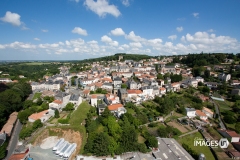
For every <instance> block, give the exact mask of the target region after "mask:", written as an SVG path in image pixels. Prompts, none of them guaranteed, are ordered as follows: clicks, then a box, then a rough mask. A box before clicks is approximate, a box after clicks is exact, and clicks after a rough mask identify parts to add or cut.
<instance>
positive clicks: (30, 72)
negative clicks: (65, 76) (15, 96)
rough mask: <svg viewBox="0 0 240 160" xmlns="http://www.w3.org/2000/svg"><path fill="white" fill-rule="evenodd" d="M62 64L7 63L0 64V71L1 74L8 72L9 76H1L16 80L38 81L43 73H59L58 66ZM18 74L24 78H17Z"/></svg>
mask: <svg viewBox="0 0 240 160" xmlns="http://www.w3.org/2000/svg"><path fill="white" fill-rule="evenodd" d="M60 66H62V64H50V63H45V64H44V63H43V64H40V65H34V64H31V63H29V64H28V63H25V64H21V63H9V64H1V65H0V71H2V74H9V75H10V76H3V75H1V78H10V79H12V80H18V81H23V82H26V81H29V80H32V81H39V79H42V78H43V76H44V75H54V74H57V73H59V69H58V68H59V67H60ZM19 75H23V76H24V77H26V78H19Z"/></svg>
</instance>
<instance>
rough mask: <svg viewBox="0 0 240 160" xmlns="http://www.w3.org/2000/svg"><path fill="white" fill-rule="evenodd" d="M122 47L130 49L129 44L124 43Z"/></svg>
mask: <svg viewBox="0 0 240 160" xmlns="http://www.w3.org/2000/svg"><path fill="white" fill-rule="evenodd" d="M121 47H123V48H125V49H128V48H129V45H127V44H123V45H121Z"/></svg>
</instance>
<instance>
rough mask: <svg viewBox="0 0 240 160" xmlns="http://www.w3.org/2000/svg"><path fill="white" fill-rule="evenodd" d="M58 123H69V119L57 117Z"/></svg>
mask: <svg viewBox="0 0 240 160" xmlns="http://www.w3.org/2000/svg"><path fill="white" fill-rule="evenodd" d="M58 123H61V124H69V119H58Z"/></svg>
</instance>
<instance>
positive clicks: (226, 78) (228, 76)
mask: <svg viewBox="0 0 240 160" xmlns="http://www.w3.org/2000/svg"><path fill="white" fill-rule="evenodd" d="M218 79H220V80H221V81H225V82H227V81H229V80H230V79H231V74H225V73H220V74H219V75H218Z"/></svg>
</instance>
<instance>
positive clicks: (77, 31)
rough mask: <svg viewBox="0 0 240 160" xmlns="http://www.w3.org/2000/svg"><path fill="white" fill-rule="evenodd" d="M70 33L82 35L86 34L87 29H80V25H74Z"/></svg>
mask: <svg viewBox="0 0 240 160" xmlns="http://www.w3.org/2000/svg"><path fill="white" fill-rule="evenodd" d="M72 33H77V34H80V35H83V36H87V35H88V34H87V31H86V30H85V29H82V28H80V27H75V28H74V29H73V30H72Z"/></svg>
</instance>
